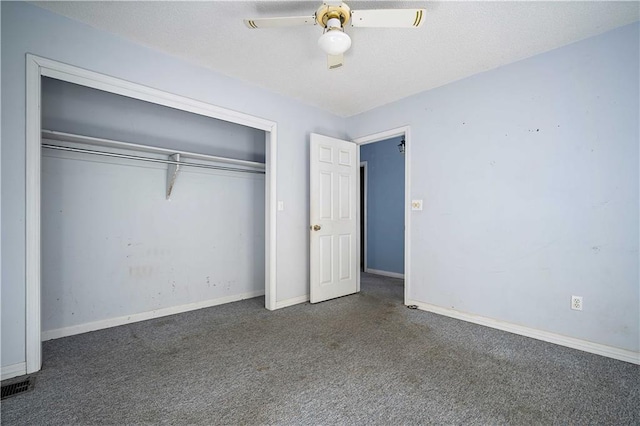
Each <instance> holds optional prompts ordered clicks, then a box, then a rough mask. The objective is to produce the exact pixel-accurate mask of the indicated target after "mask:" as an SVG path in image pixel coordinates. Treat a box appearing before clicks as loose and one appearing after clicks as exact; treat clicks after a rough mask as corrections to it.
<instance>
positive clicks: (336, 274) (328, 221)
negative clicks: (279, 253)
mask: <svg viewBox="0 0 640 426" xmlns="http://www.w3.org/2000/svg"><path fill="white" fill-rule="evenodd" d="M356 149H357V146H356V145H355V144H354V143H351V142H347V141H343V140H340V139H334V138H330V137H327V136H322V135H317V134H311V151H310V152H311V155H310V167H309V168H310V171H311V176H310V186H311V196H310V198H311V206H310V212H311V217H310V219H311V222H310V224H311V230H310V232H311V237H310V243H311V247H310V253H311V259H310V270H311V277H310V282H311V303H316V302H321V301H324V300H328V299H332V298H335V297H340V296H345V295H347V294H352V293H355V292H356V291H357V261H358V253H357V250H356V248H357V247H356V241H357V217H356V211H357V208H356V207H357V206H356V202H357V195H358V191H357V184H358V175H357V173H358V170H359V169H358V167H359V166H358V165H357V163H356V160H357V150H356Z"/></svg>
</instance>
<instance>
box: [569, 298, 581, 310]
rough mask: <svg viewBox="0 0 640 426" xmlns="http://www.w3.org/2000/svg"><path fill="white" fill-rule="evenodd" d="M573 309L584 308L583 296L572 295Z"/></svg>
mask: <svg viewBox="0 0 640 426" xmlns="http://www.w3.org/2000/svg"><path fill="white" fill-rule="evenodd" d="M571 309H573V310H574V311H581V310H582V296H571Z"/></svg>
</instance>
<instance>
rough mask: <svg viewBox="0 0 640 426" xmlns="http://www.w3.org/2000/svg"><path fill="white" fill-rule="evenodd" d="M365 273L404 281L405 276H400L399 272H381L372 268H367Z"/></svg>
mask: <svg viewBox="0 0 640 426" xmlns="http://www.w3.org/2000/svg"><path fill="white" fill-rule="evenodd" d="M364 271H365V272H366V273H367V274H375V275H383V276H385V277H391V278H400V279H402V280H403V279H404V274H400V273H398V272H389V271H381V270H379V269H371V268H366V269H365V270H364Z"/></svg>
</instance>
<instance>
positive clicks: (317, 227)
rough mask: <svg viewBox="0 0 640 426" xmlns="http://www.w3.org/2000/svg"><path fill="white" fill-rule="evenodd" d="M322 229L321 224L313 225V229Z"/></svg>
mask: <svg viewBox="0 0 640 426" xmlns="http://www.w3.org/2000/svg"><path fill="white" fill-rule="evenodd" d="M321 229H322V226H320V225H313V230H314V231H319V230H321Z"/></svg>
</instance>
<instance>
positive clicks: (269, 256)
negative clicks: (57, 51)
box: [25, 54, 278, 374]
mask: <svg viewBox="0 0 640 426" xmlns="http://www.w3.org/2000/svg"><path fill="white" fill-rule="evenodd" d="M42 77H50V78H54V79H57V80H62V81H66V82H69V83H74V84H78V85H81V86H86V87H90V88H93V89H98V90H102V91H105V92H109V93H114V94H118V95H122V96H126V97H129V98H133V99H139V100H143V101H147V102H151V103H154V104H158V105H163V106H167V107H170V108H175V109H179V110H182V111H187V112H191V113H194V114H199V115H203V116H206V117H211V118H215V119H218V120H224V121H228V122H231V123H235V124H240V125H243V126H246V127H251V128H254V129H259V130H263V131H265V139H266V140H265V143H266V150H265V151H266V168H265V174H266V177H265V307H266V308H267V309H269V310H275V309H277V306H276V290H277V288H276V278H277V275H276V264H277V263H276V254H277V253H276V205H277V203H276V187H277V185H276V184H277V180H276V176H277V173H276V170H277V169H276V165H277V162H276V160H277V140H278V132H277V123H275V122H274V121H270V120H267V119H264V118H261V117H256V116H253V115H249V114H245V113H241V112H238V111H234V110H230V109H227V108H223V107H220V106H216V105H212V104H208V103H206V102H202V101H197V100H195V99H191V98H187V97H184V96H180V95H176V94H172V93H169V92H165V91H162V90H159V89H154V88H151V87H147V86H144V85H141V84H136V83H133V82H129V81H126V80H122V79H119V78H115V77H111V76H108V75H105V74H101V73H97V72H94V71H89V70H86V69H83V68H79V67H75V66H72V65H68V64H64V63H62V62H58V61H54V60H51V59H47V58H42V57H39V56H36V55H32V54H27V57H26V86H27V87H26V188H25V191H26V194H25V195H26V216H25V225H26V229H25V231H26V265H25V267H26V271H25V277H26V294H25V299H26V300H25V302H26V303H25V305H26V318H25V320H26V333H25V334H26V335H25V345H26V346H25V352H26V353H25V358H26V371H25V373H26V374H30V373H33V372H36V371H38V370H40V368H41V366H42V334H41V322H40V321H41V318H40V315H41V308H40V296H41V293H40V282H41V269H40V258H41V252H40V250H41V243H40V232H41V231H40V216H41V211H40V208H41V206H40V202H41V197H40V178H41V133H40V132H41V117H40V113H41V78H42Z"/></svg>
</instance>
